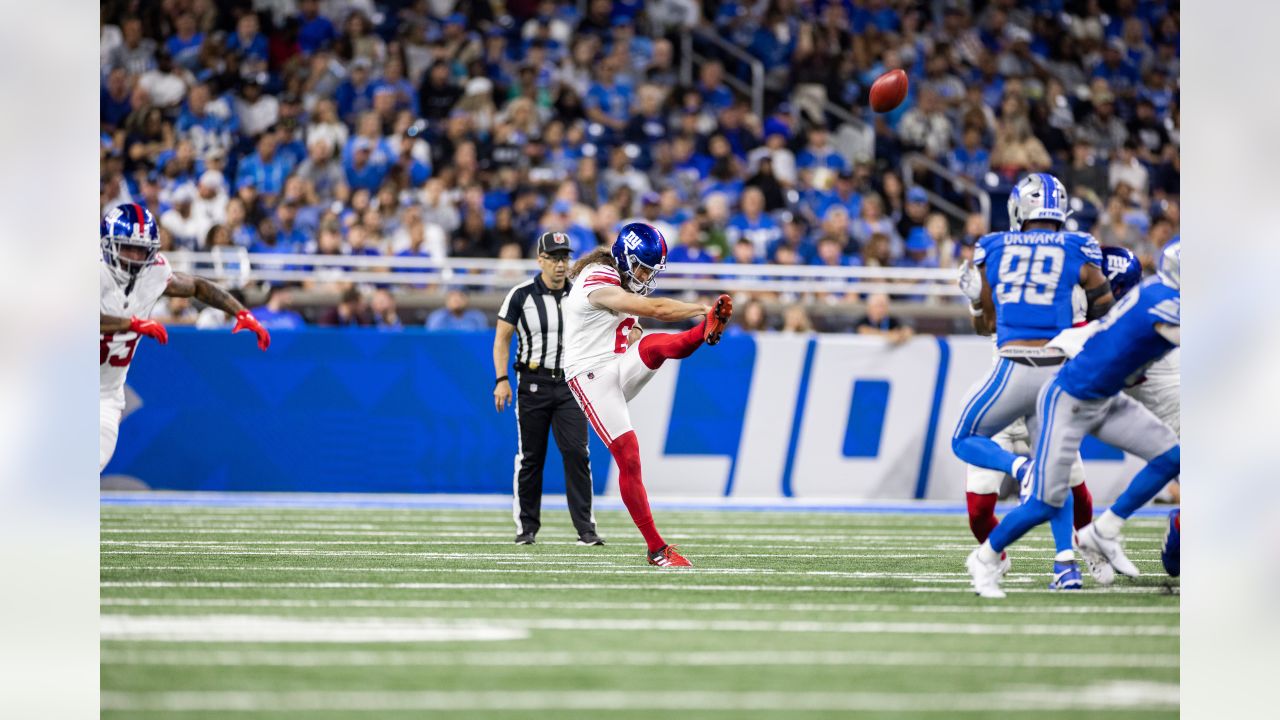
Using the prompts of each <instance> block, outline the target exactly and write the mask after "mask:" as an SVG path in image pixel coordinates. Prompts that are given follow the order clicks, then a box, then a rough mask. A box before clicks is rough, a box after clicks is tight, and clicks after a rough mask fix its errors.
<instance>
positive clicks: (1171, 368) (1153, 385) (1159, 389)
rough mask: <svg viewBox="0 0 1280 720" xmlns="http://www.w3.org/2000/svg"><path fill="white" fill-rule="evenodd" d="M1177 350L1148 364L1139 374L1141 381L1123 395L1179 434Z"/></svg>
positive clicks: (1180, 408)
mask: <svg viewBox="0 0 1280 720" xmlns="http://www.w3.org/2000/svg"><path fill="white" fill-rule="evenodd" d="M1180 351H1181V348H1174V349H1173V350H1172V351H1171V352H1169V354H1167V355H1165V356H1164V357H1162V358H1160V359H1159V360H1157V361H1155V362H1154V363H1152V364H1151V366H1150V367H1148V368H1147V369H1146V371H1145V372H1144V373H1143V374H1142V378H1143V379H1142V381H1141V382H1139V383H1138V384H1137V385H1134V386H1132V387H1127V388H1125V390H1124V391H1125V392H1126V393H1128V394H1129V396H1130V397H1132V398H1133V399H1134V400H1137V401H1138V402H1140V403H1142V404H1143V405H1146V406H1147V409H1148V410H1150V411H1151V412H1152V413H1154V414H1155V416H1156V417H1158V418H1160V421H1161V422H1163V423H1164V424H1165V425H1168V426H1169V427H1171V428H1173V431H1174V432H1176V433H1178V435H1179V436H1181V435H1182V418H1181V414H1182V396H1181V391H1182V362H1181V355H1180V354H1179V353H1180Z"/></svg>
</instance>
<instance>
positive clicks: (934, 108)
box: [898, 85, 952, 160]
mask: <svg viewBox="0 0 1280 720" xmlns="http://www.w3.org/2000/svg"><path fill="white" fill-rule="evenodd" d="M943 110H944V108H943V104H942V98H941V97H939V95H938V91H937V89H935V88H934V87H932V86H928V85H927V86H925V88H924V89H923V90H921V91H920V99H919V103H918V104H917V105H916V106H915V107H913V108H911V109H910V110H908V111H907V112H906V113H905V114H904V115H903V116H902V120H901V121H899V123H898V137H899V138H900V139H901V140H902V142H903V144H904V145H906V147H907V149H910V150H917V151H920V152H923V153H924V154H925V155H928V156H929V157H931V158H934V159H935V160H938V159H942V157H943V156H944V155H945V154H946V152H947V149H948V148H950V147H951V135H952V131H951V120H950V119H949V118H947V115H946V113H945V112H943Z"/></svg>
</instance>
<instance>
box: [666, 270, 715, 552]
mask: <svg viewBox="0 0 1280 720" xmlns="http://www.w3.org/2000/svg"><path fill="white" fill-rule="evenodd" d="M720 297H725V296H724V295H721V296H720ZM649 564H650V565H657V566H658V567H693V563H691V562H689V561H688V560H686V559H685V557H684V556H683V555H681V554H680V553H678V552H676V546H675V545H663V546H662V549H661V550H658V551H656V552H651V553H649Z"/></svg>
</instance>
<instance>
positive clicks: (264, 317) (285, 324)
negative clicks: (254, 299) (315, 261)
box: [253, 285, 307, 330]
mask: <svg viewBox="0 0 1280 720" xmlns="http://www.w3.org/2000/svg"><path fill="white" fill-rule="evenodd" d="M292 308H293V289H292V288H290V287H289V286H288V285H273V286H271V289H270V290H268V291H267V302H266V304H265V305H261V306H259V307H256V308H254V309H253V316H254V317H256V318H258V322H260V323H262V326H263V327H265V328H267V329H268V330H297V329H298V328H300V327H304V326H305V325H306V324H307V321H306V320H303V319H302V316H301V315H299V314H298V313H296V312H294V310H293V309H292Z"/></svg>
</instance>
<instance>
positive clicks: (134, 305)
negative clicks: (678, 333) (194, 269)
mask: <svg viewBox="0 0 1280 720" xmlns="http://www.w3.org/2000/svg"><path fill="white" fill-rule="evenodd" d="M171 277H173V268H171V267H170V266H169V263H168V261H167V260H165V257H164V256H163V255H159V254H157V255H156V259H155V262H153V263H151V264H150V265H148V266H147V267H145V268H143V269H142V270H141V271H139V272H138V277H137V279H135V280H134V282H133V288H132V289H130V290H129V294H128V295H126V294H125V289H126V287H127V283H126V284H121V283H120V281H119V280H118V279H117V278H116V275H115V274H114V273H113V272H112V271H111V268H110V267H108V266H107V263H106V261H105V260H99V262H98V292H99V293H100V294H101V296H102V300H101V302H100V303H99V304H100V308H99V309H100V310H101V311H102V314H103V315H111V316H112V317H122V318H127V317H132V316H134V315H136V316H138V317H142V318H145V317H147V316H149V315H150V314H151V309H152V308H154V307H155V305H156V303H157V302H159V301H160V298H161V297H162V296H163V295H164V291H165V288H167V287H168V286H169V278H171ZM101 340H102V343H101V349H100V352H99V376H98V391H99V392H100V393H101V394H103V395H113V394H115V393H118V392H120V391H121V390H122V389H123V388H124V376H125V375H126V374H127V373H128V372H129V363H130V362H132V361H133V353H134V352H135V351H136V350H137V344H138V334H137V333H135V332H133V331H131V330H126V331H124V332H118V333H102V334H101Z"/></svg>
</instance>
